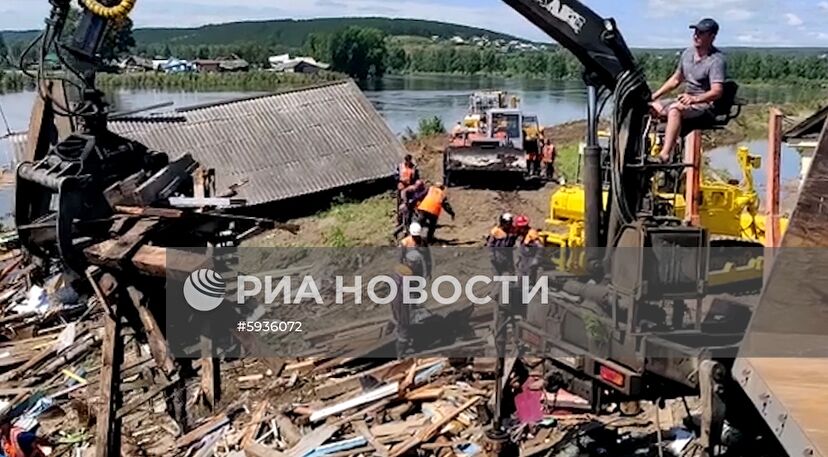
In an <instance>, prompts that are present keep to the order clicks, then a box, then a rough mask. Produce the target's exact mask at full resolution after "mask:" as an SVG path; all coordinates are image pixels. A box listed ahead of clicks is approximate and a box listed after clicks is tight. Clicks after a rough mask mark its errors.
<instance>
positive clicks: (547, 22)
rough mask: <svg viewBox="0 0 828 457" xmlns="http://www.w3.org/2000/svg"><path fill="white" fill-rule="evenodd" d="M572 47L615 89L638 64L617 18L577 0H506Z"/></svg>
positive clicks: (586, 65)
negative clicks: (600, 12)
mask: <svg viewBox="0 0 828 457" xmlns="http://www.w3.org/2000/svg"><path fill="white" fill-rule="evenodd" d="M503 1H504V2H505V3H506V4H507V5H509V6H510V7H512V9H514V10H515V11H517V12H518V13H520V14H521V15H522V16H524V17H525V18H526V19H528V20H529V21H530V22H532V23H533V24H535V25H536V26H538V28H540V29H541V30H543V31H544V32H545V33H546V34H547V35H549V36H550V37H551V38H552V39H554V40H555V41H557V42H558V43H560V44H561V46H563V47H565V48H566V49H568V50H569V51H570V52H572V54H574V55H575V57H577V58H578V60H580V61H581V63H582V64H583V65H584V68H585V69H586V71H587V72H588V73H591V74H593V76H594V77H595V78H596V79H595V82H597V83H599V84H600V85H602V86H604V87H606V88H608V89H610V90H614V89H615V88H616V85H617V83H618V79H619V77H620V76H621V74H622V73H624V72H625V71H632V70H635V69H636V67H637V65H636V63H635V59H634V58H633V55H632V52H631V51H630V49H629V47H627V44H626V43H625V42H624V38H623V37H622V36H621V33H620V32H619V31H618V28H617V26H616V24H615V20H613V19H604V18H602V17H601V16H599V15H598V14H596V13H595V12H594V11H592V10H591V9H589V8H587V7H586V6H584V5H583V4H582V3H581V2H578V1H576V0H503Z"/></svg>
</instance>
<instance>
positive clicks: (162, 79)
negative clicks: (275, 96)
mask: <svg viewBox="0 0 828 457" xmlns="http://www.w3.org/2000/svg"><path fill="white" fill-rule="evenodd" d="M343 78H345V75H343V74H341V73H335V72H327V71H326V72H320V73H318V74H315V75H305V74H301V73H276V72H272V71H250V72H245V73H183V74H164V73H149V72H147V73H128V74H108V73H104V74H101V75H99V76H98V86H99V87H101V88H102V89H152V90H174V91H219V90H221V91H224V90H228V91H272V90H274V89H284V88H291V87H299V86H306V85H310V84H318V83H324V82H329V81H338V80H341V79H343Z"/></svg>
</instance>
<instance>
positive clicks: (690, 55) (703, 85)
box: [652, 18, 727, 162]
mask: <svg viewBox="0 0 828 457" xmlns="http://www.w3.org/2000/svg"><path fill="white" fill-rule="evenodd" d="M690 28H691V29H693V30H694V33H693V46H692V47H690V48H687V49H686V50H685V51H684V52H683V53H682V54H681V60H680V61H679V65H678V68H677V69H676V72H675V73H674V74H673V76H671V77H670V79H668V80H667V82H665V83H664V85H663V86H661V88H660V89H659V90H657V91H656V92H655V93H654V94H653V103H652V107H653V111H654V112H655V113H656V114H657V115H659V116H665V117H667V130H666V131H665V133H664V147H663V148H662V150H661V160H662V161H663V162H667V161H669V160H670V157H671V154H672V152H673V148H674V147H675V145H676V141H678V136H679V133H680V132H681V123H682V121H683V120H685V119H693V118H696V117H699V116H702V115H705V114H706V113H707V111H708V110H710V109H711V108H712V107H713V102H715V101H716V100H718V99H719V98H720V97H721V96H722V92H723V91H724V82H725V80H726V79H727V65H726V62H725V56H724V54H723V53H722V52H721V51H720V50H719V49H718V48H716V47H715V46H713V41H715V40H716V35H717V34H718V33H719V24H717V23H716V21H714V20H713V19H709V18H708V19H702V20H701V21H699V23H698V24H695V25H691V26H690ZM681 83H685V84H684V85H685V90H684V93H683V94H681V95H679V96H678V98H677V99H676V100H659V99H660V98H661V97H662V96H664V95H665V94H667V93H669V92H671V91H672V90H674V89H676V88H677V87H678V86H679V85H681Z"/></svg>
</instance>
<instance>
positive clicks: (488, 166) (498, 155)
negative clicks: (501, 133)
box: [443, 146, 527, 185]
mask: <svg viewBox="0 0 828 457" xmlns="http://www.w3.org/2000/svg"><path fill="white" fill-rule="evenodd" d="M525 154H526V153H525V152H524V151H522V150H520V149H515V148H510V147H502V146H500V147H495V148H491V147H481V146H471V147H463V148H454V147H449V148H448V149H447V150H446V151H445V153H444V156H443V178H444V179H443V180H444V182H446V184H447V185H452V184H458V183H460V182H463V181H466V180H470V179H473V178H475V177H476V178H479V179H492V177H493V176H498V177H500V178H505V177H510V178H511V179H515V178H522V177H524V176H525V174H526V170H527V167H526V157H525Z"/></svg>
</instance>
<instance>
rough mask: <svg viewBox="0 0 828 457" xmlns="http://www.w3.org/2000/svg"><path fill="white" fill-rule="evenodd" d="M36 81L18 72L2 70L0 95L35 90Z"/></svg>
mask: <svg viewBox="0 0 828 457" xmlns="http://www.w3.org/2000/svg"><path fill="white" fill-rule="evenodd" d="M34 87H35V85H34V80H32V79H31V78H29V77H27V76H26V75H24V74H22V73H20V72H18V71H2V70H0V93H5V92H20V91H21V90H24V89H34Z"/></svg>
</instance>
